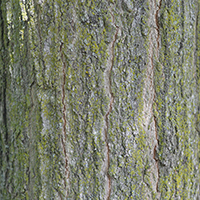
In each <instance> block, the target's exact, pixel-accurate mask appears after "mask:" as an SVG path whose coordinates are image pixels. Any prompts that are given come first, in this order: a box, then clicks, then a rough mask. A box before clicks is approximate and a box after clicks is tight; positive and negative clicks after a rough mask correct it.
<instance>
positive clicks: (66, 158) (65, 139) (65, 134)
mask: <svg viewBox="0 0 200 200" xmlns="http://www.w3.org/2000/svg"><path fill="white" fill-rule="evenodd" d="M62 46H63V43H61V45H60V53H61V60H62V64H63V68H62V76H63V77H62V79H63V82H62V106H63V109H62V118H63V127H62V133H63V135H62V138H61V142H62V146H63V153H64V159H65V166H64V168H65V179H64V185H65V188H66V187H67V181H66V179H68V178H69V168H68V155H67V149H66V141H67V133H66V124H67V120H66V105H65V80H66V63H65V60H64V56H63V52H62ZM66 195H67V196H68V190H67V191H66Z"/></svg>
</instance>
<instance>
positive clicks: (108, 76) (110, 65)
mask: <svg viewBox="0 0 200 200" xmlns="http://www.w3.org/2000/svg"><path fill="white" fill-rule="evenodd" d="M110 13H111V18H112V23H113V24H114V26H115V28H116V31H115V35H114V36H113V40H112V41H111V43H110V45H109V54H110V56H109V58H108V64H107V68H106V70H105V86H106V92H107V94H108V96H109V97H110V103H109V106H108V110H107V112H106V114H105V116H104V139H105V144H106V155H105V175H106V184H105V191H106V192H105V200H109V199H110V195H111V176H110V174H109V168H110V147H109V142H108V127H109V123H108V118H109V115H110V113H111V111H112V107H113V102H114V95H113V92H112V88H111V86H112V85H111V84H112V81H111V72H112V68H113V65H114V56H115V55H114V47H115V42H116V40H117V34H118V31H119V27H118V26H117V25H116V24H115V20H114V15H113V14H112V12H110Z"/></svg>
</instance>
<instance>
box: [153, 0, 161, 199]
mask: <svg viewBox="0 0 200 200" xmlns="http://www.w3.org/2000/svg"><path fill="white" fill-rule="evenodd" d="M161 5H162V0H160V1H159V5H158V8H157V10H156V13H155V23H156V30H157V37H156V43H157V46H156V50H155V51H156V57H157V59H159V57H158V55H159V48H160V42H159V40H160V25H159V20H158V14H159V11H160V9H161ZM155 6H156V1H155ZM151 64H152V68H154V65H153V54H152V57H151ZM153 76H154V75H153ZM155 95H156V94H155V89H154V96H153V103H155ZM152 113H153V111H152ZM153 121H154V126H155V140H156V143H155V146H154V149H153V159H154V161H155V165H156V171H157V180H156V192H157V194H158V195H159V194H160V193H159V189H158V183H159V179H160V172H159V160H158V157H157V148H158V145H159V139H158V133H157V120H156V116H155V115H154V114H153ZM159 196H160V195H159Z"/></svg>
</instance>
